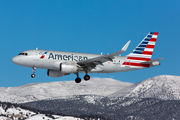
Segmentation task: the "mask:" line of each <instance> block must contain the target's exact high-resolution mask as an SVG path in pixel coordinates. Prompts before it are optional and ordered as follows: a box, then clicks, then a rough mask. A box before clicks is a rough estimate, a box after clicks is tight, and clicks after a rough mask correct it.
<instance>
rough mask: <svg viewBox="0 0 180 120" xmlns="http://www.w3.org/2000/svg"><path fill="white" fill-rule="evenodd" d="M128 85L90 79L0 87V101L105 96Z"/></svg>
mask: <svg viewBox="0 0 180 120" xmlns="http://www.w3.org/2000/svg"><path fill="white" fill-rule="evenodd" d="M130 85H133V84H132V83H126V82H121V81H118V80H114V79H111V78H92V79H91V80H90V81H86V82H82V83H79V84H77V83H75V82H74V81H60V82H50V83H34V84H27V85H23V86H19V87H8V88H4V87H0V101H2V102H11V103H25V102H31V101H38V100H43V99H57V98H60V97H61V98H62V97H67V96H71V95H88V94H94V95H102V96H107V95H110V94H112V93H114V92H116V91H118V90H121V89H122V88H125V87H127V86H130Z"/></svg>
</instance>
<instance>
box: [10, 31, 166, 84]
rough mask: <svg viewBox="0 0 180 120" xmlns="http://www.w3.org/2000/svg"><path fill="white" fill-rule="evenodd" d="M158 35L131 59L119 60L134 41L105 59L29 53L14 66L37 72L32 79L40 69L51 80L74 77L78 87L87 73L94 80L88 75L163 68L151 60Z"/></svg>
mask: <svg viewBox="0 0 180 120" xmlns="http://www.w3.org/2000/svg"><path fill="white" fill-rule="evenodd" d="M157 36H158V32H149V33H148V35H147V36H146V37H145V38H144V39H143V40H142V41H141V42H140V43H139V45H138V46H137V47H136V48H135V49H134V50H133V51H132V52H131V53H130V54H128V55H126V56H118V55H119V54H122V53H123V52H125V51H126V49H127V47H128V46H129V44H130V42H131V41H128V42H127V43H126V44H125V46H124V47H123V48H122V49H121V50H120V51H118V52H115V53H112V54H108V55H102V54H87V53H75V52H62V51H51V50H38V49H36V50H27V51H23V52H21V53H20V54H19V55H18V56H15V57H13V58H12V62H13V63H15V64H17V65H20V66H25V67H31V68H33V74H32V75H31V77H32V78H34V77H35V71H36V68H42V69H47V75H48V76H50V77H62V76H63V75H69V74H71V73H74V74H76V75H77V78H76V79H75V82H76V83H80V82H81V78H80V77H79V74H78V73H85V76H84V80H85V81H87V80H89V79H90V76H89V75H88V73H115V72H124V71H131V70H138V69H144V68H150V67H154V66H158V65H160V62H159V60H162V59H163V58H159V59H155V60H151V57H152V54H153V50H154V47H155V43H156V39H157Z"/></svg>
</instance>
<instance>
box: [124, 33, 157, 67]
mask: <svg viewBox="0 0 180 120" xmlns="http://www.w3.org/2000/svg"><path fill="white" fill-rule="evenodd" d="M157 36H158V32H149V33H148V35H147V36H146V37H145V38H144V39H143V40H142V41H141V42H140V43H139V45H138V46H137V47H136V48H135V49H134V50H133V51H132V52H131V53H130V54H129V55H128V57H127V59H126V61H125V62H124V63H123V65H126V66H127V65H128V66H129V67H132V68H133V67H134V68H137V67H150V66H151V64H149V62H147V61H151V57H152V54H153V51H154V47H155V44H156V40H157ZM158 60H159V59H158ZM145 61H146V62H145ZM146 63H147V64H146Z"/></svg>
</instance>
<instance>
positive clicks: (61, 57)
mask: <svg viewBox="0 0 180 120" xmlns="http://www.w3.org/2000/svg"><path fill="white" fill-rule="evenodd" d="M48 59H53V60H65V61H83V60H87V59H88V57H87V56H77V55H73V54H71V55H61V54H53V53H50V54H49V57H48Z"/></svg>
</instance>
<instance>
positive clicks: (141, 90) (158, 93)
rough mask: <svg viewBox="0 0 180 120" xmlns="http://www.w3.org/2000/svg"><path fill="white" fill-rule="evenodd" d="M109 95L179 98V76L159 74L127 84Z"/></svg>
mask: <svg viewBox="0 0 180 120" xmlns="http://www.w3.org/2000/svg"><path fill="white" fill-rule="evenodd" d="M109 97H138V98H158V99H163V100H180V76H174V75H159V76H155V77H151V78H149V79H146V80H144V81H141V82H138V83H136V84H133V85H130V86H127V87H126V88H123V89H121V90H119V91H117V92H115V93H113V94H111V95H109Z"/></svg>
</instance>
